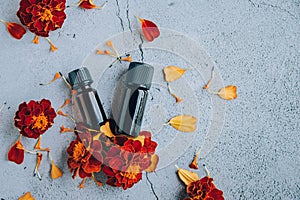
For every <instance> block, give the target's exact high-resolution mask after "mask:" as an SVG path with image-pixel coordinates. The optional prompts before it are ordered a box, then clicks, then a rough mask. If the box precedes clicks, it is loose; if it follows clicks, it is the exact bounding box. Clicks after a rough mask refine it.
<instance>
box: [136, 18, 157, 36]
mask: <svg viewBox="0 0 300 200" xmlns="http://www.w3.org/2000/svg"><path fill="white" fill-rule="evenodd" d="M138 19H139V21H140V23H141V24H142V32H143V35H144V38H145V39H146V40H147V41H149V42H152V41H153V40H154V39H155V38H157V37H158V36H159V35H160V31H159V29H158V27H157V25H156V24H154V23H153V22H152V21H149V20H147V19H142V18H138Z"/></svg>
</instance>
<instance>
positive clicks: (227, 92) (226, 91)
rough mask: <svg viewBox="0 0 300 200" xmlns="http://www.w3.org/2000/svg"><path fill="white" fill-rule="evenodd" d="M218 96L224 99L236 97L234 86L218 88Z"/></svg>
mask: <svg viewBox="0 0 300 200" xmlns="http://www.w3.org/2000/svg"><path fill="white" fill-rule="evenodd" d="M218 96H219V97H221V98H222V99H225V100H233V99H236V98H237V93H236V86H235V85H228V86H226V87H223V88H221V89H220V90H219V92H218Z"/></svg>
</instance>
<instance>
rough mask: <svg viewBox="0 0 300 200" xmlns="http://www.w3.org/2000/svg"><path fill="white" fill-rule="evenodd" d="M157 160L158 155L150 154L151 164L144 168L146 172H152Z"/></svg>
mask: <svg viewBox="0 0 300 200" xmlns="http://www.w3.org/2000/svg"><path fill="white" fill-rule="evenodd" d="M158 161H159V157H158V155H156V154H155V155H152V156H151V165H150V166H149V167H148V168H147V169H145V171H146V172H154V171H155V169H156V167H157V164H158Z"/></svg>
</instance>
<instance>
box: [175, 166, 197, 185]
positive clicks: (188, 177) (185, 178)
mask: <svg viewBox="0 0 300 200" xmlns="http://www.w3.org/2000/svg"><path fill="white" fill-rule="evenodd" d="M177 173H178V176H179V178H180V180H181V181H182V182H184V184H186V185H189V184H190V183H192V182H195V181H197V180H199V179H200V178H199V176H198V174H196V173H195V172H191V171H188V170H186V169H182V168H178V171H177Z"/></svg>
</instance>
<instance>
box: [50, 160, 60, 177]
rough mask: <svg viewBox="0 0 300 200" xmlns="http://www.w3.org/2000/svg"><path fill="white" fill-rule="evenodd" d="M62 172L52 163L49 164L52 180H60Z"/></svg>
mask: <svg viewBox="0 0 300 200" xmlns="http://www.w3.org/2000/svg"><path fill="white" fill-rule="evenodd" d="M62 175H63V172H62V171H61V170H60V169H59V168H58V167H57V166H56V165H55V163H54V161H53V160H52V162H51V177H52V179H57V178H60V177H61V176H62Z"/></svg>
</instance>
